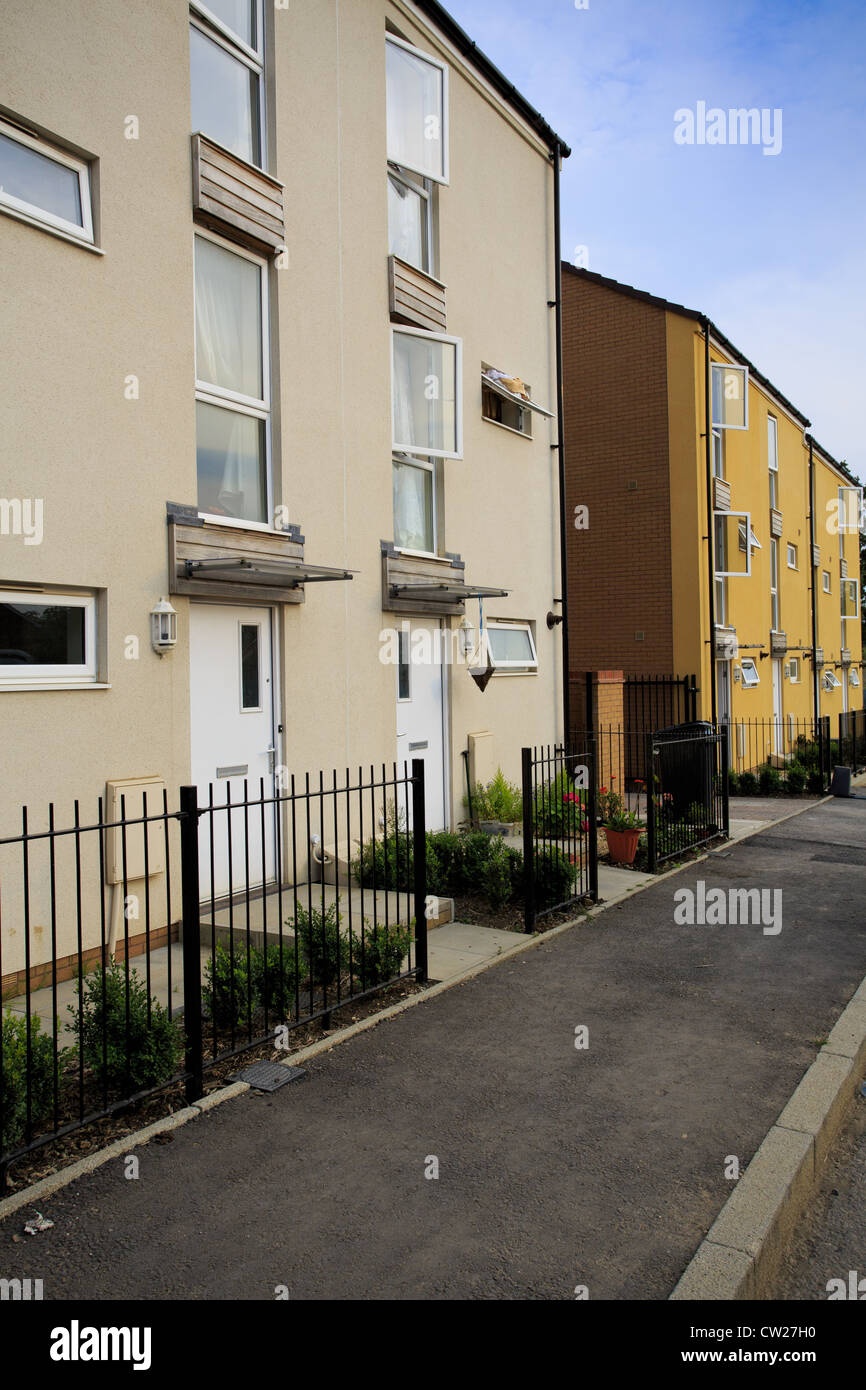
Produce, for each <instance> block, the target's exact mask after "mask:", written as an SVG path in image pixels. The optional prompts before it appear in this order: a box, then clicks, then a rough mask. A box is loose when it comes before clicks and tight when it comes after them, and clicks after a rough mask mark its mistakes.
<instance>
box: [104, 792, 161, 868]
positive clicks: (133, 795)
mask: <svg viewBox="0 0 866 1390" xmlns="http://www.w3.org/2000/svg"><path fill="white" fill-rule="evenodd" d="M164 791H165V781H164V779H163V778H162V777H120V778H115V779H114V780H113V781H111V782H106V784H105V819H106V820H107V821H108V822H109V829H108V830H106V832H105V878H106V882H107V883H123V880H124V841H125V843H126V874H125V877H126V881H127V883H131V882H132V881H133V879H141V878H145V877H148V876H149V877H152V876H153V875H154V874H161V873H162V872H163V871H164V869H165V822H164V821H162V820H153V821H149V823H148V825H147V827H145V826H144V825H143V824H141V818H142V817H143V816H144V815H145V812H146V814H147V815H148V816H161V815H162V812H163V792H164ZM121 820H123V821H124V822H125V824H117V823H116V822H120V821H121ZM130 822H134V823H133V824H131V823H130ZM145 829H146V832H147V855H146V856H145V839H144V837H145ZM145 860H146V863H145Z"/></svg>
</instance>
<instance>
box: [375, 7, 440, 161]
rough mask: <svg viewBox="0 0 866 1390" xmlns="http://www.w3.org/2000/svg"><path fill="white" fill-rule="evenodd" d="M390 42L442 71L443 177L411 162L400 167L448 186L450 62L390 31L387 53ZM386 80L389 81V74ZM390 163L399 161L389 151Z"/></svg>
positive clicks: (387, 39)
mask: <svg viewBox="0 0 866 1390" xmlns="http://www.w3.org/2000/svg"><path fill="white" fill-rule="evenodd" d="M389 43H390V44H393V45H394V47H395V48H402V49H404V50H405V51H406V52H407V53H411V54H412V56H413V57H414V58H418V59H420V61H421V62H423V63H429V65H430V67H431V68H438V69H439V71H440V72H441V73H442V112H441V116H440V122H441V125H440V129H441V132H442V177H441V178H439V177H437V175H436V174H431V173H430V170H429V169H416V168H415V167H414V166H413V165H411V164H400V165H399V168H401V169H408V170H409V171H410V172H411V173H413V174H417V175H418V177H419V178H422V179H430V180H431V181H432V182H433V183H438V184H442V185H443V186H445V187H447V186H448V184H449V183H450V181H451V152H450V145H451V138H450V136H451V131H450V120H449V115H448V110H449V105H448V75H449V70H448V64H447V63H443V62H442V60H441V59H440V58H434V57H433V56H432V54H430V53H425V52H424V50H423V49H421V48H416V47H415V45H414V44H411V43H407V42H406V40H405V39H399V38H398V37H397V35H396V34H390V33H389V34H386V35H385V47H386V53H387V46H388V44H389ZM385 80H386V82H387V75H386V78H385ZM386 142H387V130H386ZM386 148H387V143H386ZM388 163H389V164H395V165H396V164H397V163H398V161H397V160H396V159H392V157H391V154H390V151H388Z"/></svg>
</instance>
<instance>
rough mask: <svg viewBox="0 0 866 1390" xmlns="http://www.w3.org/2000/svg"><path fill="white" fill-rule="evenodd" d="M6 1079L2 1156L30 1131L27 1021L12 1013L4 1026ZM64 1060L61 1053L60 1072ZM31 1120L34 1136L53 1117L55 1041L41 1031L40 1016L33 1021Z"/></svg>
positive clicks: (0, 1104) (0, 1095)
mask: <svg viewBox="0 0 866 1390" xmlns="http://www.w3.org/2000/svg"><path fill="white" fill-rule="evenodd" d="M2 1048H3V1076H2V1091H0V1153H8V1152H10V1151H11V1150H12V1149H14V1148H16V1147H17V1145H19V1144H20V1143H21V1142H22V1140H24V1139H26V1137H27V1136H26V1129H27V1072H28V1066H27V1019H26V1018H25V1017H24V1015H23V1014H15V1013H13V1012H12V1010H11V1009H9V1010H7V1012H6V1013H5V1014H4V1015H3V1022H2ZM64 1056H65V1053H64V1052H63V1051H60V1052H59V1054H58V1058H57V1067H58V1071H59V1069H60V1066H61V1062H62V1060H63V1058H64ZM29 1071H30V1120H31V1125H32V1128H33V1130H34V1132H38V1127H39V1124H40V1122H41V1121H42V1120H43V1119H45V1118H46V1117H47V1116H48V1115H49V1114H50V1113H51V1107H52V1105H53V1103H54V1041H53V1039H52V1038H51V1037H50V1036H49V1035H48V1034H47V1033H43V1032H42V1031H41V1026H40V1021H39V1017H38V1015H35V1014H31V1017H30V1067H29Z"/></svg>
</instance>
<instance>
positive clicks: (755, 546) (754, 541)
mask: <svg viewBox="0 0 866 1390" xmlns="http://www.w3.org/2000/svg"><path fill="white" fill-rule="evenodd" d="M748 535H749V544H750V546H751V548H752V550H763V548H764V547H763V546H762V545H761V542H760V541H759V540H758V537H757V536H756V535H755V533H754V531H753V530H752V528H751V526H750V527H749V528H748ZM737 543H738V545H739V547H740V549H741V550H742V551H745V549H746V523H745V521H741V522H740V524H739V526H738V527H737Z"/></svg>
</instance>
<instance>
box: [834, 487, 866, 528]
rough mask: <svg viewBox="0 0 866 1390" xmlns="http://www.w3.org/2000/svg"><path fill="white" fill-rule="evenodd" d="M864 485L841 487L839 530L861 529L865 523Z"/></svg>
mask: <svg viewBox="0 0 866 1390" xmlns="http://www.w3.org/2000/svg"><path fill="white" fill-rule="evenodd" d="M863 520H864V516H863V489H862V487H840V489H839V530H840V531H842V532H846V531H859V530H860V527H861V525H862V523H863Z"/></svg>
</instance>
